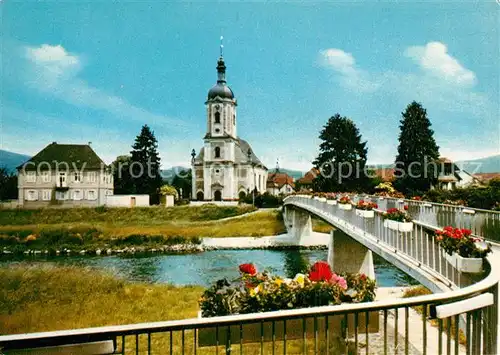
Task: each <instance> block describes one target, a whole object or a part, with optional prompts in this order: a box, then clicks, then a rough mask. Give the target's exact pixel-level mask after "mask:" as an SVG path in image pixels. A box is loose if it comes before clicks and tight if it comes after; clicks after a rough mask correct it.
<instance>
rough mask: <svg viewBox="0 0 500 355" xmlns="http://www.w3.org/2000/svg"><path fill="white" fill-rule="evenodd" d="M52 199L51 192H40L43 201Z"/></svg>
mask: <svg viewBox="0 0 500 355" xmlns="http://www.w3.org/2000/svg"><path fill="white" fill-rule="evenodd" d="M51 197H52V191H51V190H43V191H42V200H44V201H50V199H51Z"/></svg>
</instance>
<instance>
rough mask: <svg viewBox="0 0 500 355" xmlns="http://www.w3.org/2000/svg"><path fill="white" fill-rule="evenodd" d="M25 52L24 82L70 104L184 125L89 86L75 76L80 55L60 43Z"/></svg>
mask: <svg viewBox="0 0 500 355" xmlns="http://www.w3.org/2000/svg"><path fill="white" fill-rule="evenodd" d="M25 54H26V57H27V58H28V59H29V62H30V64H31V68H29V69H31V70H28V71H27V73H25V75H26V83H27V85H29V86H30V87H32V88H35V89H37V90H39V91H42V92H44V93H47V94H49V95H52V96H55V97H57V98H58V99H61V100H63V101H66V102H68V103H70V104H73V105H77V106H83V107H90V108H93V109H97V110H103V111H107V112H109V113H111V114H113V115H114V116H116V117H117V118H119V119H124V118H125V119H128V120H133V121H138V122H141V123H148V124H155V125H166V124H168V125H169V126H170V127H172V126H174V127H175V126H182V127H186V123H185V121H181V120H177V119H173V118H170V117H167V116H164V115H159V114H155V113H152V112H149V111H147V110H145V109H143V108H141V107H138V106H135V105H132V104H130V103H129V102H127V101H126V100H125V99H123V98H121V97H119V96H116V95H112V94H109V93H107V92H105V91H103V90H101V89H99V88H95V87H93V86H91V85H89V84H88V83H87V82H86V81H85V80H82V79H81V78H79V77H78V73H79V72H80V70H81V68H82V59H81V57H80V56H78V55H76V54H72V53H69V52H68V51H67V50H66V49H65V48H64V47H62V46H61V45H57V46H52V45H49V44H43V45H41V46H40V47H26V48H25Z"/></svg>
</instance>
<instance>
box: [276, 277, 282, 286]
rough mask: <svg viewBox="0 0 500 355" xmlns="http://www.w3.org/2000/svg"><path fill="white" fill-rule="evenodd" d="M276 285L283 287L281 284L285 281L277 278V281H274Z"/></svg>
mask: <svg viewBox="0 0 500 355" xmlns="http://www.w3.org/2000/svg"><path fill="white" fill-rule="evenodd" d="M274 283H275V284H276V285H277V286H281V284H282V283H283V280H282V279H280V278H279V277H278V278H276V279H275V280H274Z"/></svg>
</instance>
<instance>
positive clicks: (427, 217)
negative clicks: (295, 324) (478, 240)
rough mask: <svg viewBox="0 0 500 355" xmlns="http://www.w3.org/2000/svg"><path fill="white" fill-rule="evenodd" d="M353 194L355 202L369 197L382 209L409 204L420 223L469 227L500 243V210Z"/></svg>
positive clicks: (411, 211)
mask: <svg viewBox="0 0 500 355" xmlns="http://www.w3.org/2000/svg"><path fill="white" fill-rule="evenodd" d="M353 197H354V199H355V200H356V201H357V200H359V199H369V200H372V201H374V202H377V203H378V205H379V207H380V208H381V209H388V208H391V207H401V206H402V205H403V204H405V205H408V207H409V212H410V214H411V215H412V216H413V218H414V219H415V220H418V221H419V222H422V223H426V224H428V225H431V226H436V227H440V228H442V227H445V226H449V225H453V226H456V227H460V228H468V229H471V230H472V233H473V234H474V235H476V236H480V237H483V238H485V239H488V240H490V241H493V242H500V211H492V210H485V209H480V208H472V207H466V206H458V205H450V204H444V203H435V202H428V201H417V200H409V199H398V198H393V197H380V196H374V195H359V196H353Z"/></svg>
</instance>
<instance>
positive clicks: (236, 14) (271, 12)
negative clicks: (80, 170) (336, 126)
mask: <svg viewBox="0 0 500 355" xmlns="http://www.w3.org/2000/svg"><path fill="white" fill-rule="evenodd" d="M0 11H1V14H0V15H1V19H2V21H1V31H0V32H1V33H0V36H1V44H2V46H1V52H0V53H1V60H2V72H1V84H2V91H1V96H0V99H1V111H0V114H1V135H0V149H5V150H10V151H14V152H18V153H26V154H34V153H36V152H37V151H39V150H40V149H42V148H43V147H44V146H45V145H47V144H49V143H50V142H52V141H57V142H61V143H63V142H64V143H87V142H88V141H91V142H92V146H93V147H94V149H95V150H96V151H97V153H98V154H99V155H100V156H101V157H103V159H104V160H105V161H107V162H111V161H112V160H113V159H114V158H115V157H116V156H117V155H121V154H126V153H128V152H129V151H130V146H131V144H132V143H133V140H134V138H135V136H136V135H137V134H138V133H139V131H140V128H141V126H142V125H143V124H144V123H147V124H148V125H150V126H151V127H152V129H153V130H154V131H155V134H156V136H157V138H158V140H159V150H160V153H161V157H162V160H163V165H164V167H168V166H171V165H184V166H187V165H189V161H190V152H191V149H192V148H195V149H196V150H197V151H198V150H199V149H200V147H201V146H202V137H203V136H204V134H205V129H206V117H205V106H204V102H205V99H206V95H207V92H208V90H209V89H210V87H211V86H212V85H213V84H214V83H215V81H216V71H215V66H216V61H217V57H218V54H219V37H220V35H223V36H224V57H225V59H226V65H227V78H228V83H229V85H230V86H231V88H232V89H233V91H234V93H235V95H236V98H237V99H238V119H239V122H238V133H239V135H240V136H241V137H242V138H244V139H246V140H248V141H249V142H250V144H251V145H252V146H253V149H254V151H255V152H256V153H257V154H258V155H259V157H261V159H262V160H263V161H264V163H266V164H267V165H268V167H274V165H275V164H276V159H279V160H280V165H281V166H282V167H287V168H296V169H302V170H306V169H308V168H309V167H310V162H311V161H312V160H313V159H314V157H315V156H316V155H317V149H318V145H319V141H318V134H319V131H320V129H321V127H322V126H323V125H324V124H325V122H326V121H327V119H328V118H329V117H330V116H332V115H334V114H335V113H337V112H338V113H340V114H341V115H344V116H348V117H350V118H352V119H353V120H354V121H355V122H356V124H357V125H358V128H359V129H360V132H361V134H362V136H363V138H364V139H366V140H367V141H368V148H369V151H368V159H369V162H371V163H388V162H392V161H393V160H394V156H395V154H396V147H397V143H398V142H397V136H398V133H399V119H400V117H401V112H402V111H403V110H404V108H405V107H406V105H407V104H409V103H410V102H411V101H412V100H416V101H419V102H421V103H422V104H423V106H424V107H425V108H426V109H427V112H428V116H429V118H430V119H431V122H432V124H433V129H434V130H435V138H436V140H437V143H438V145H439V146H440V147H441V149H440V151H441V154H442V155H443V156H447V157H450V158H452V159H456V160H458V159H473V158H480V157H484V156H488V155H492V154H498V153H499V152H500V147H499V144H500V143H499V142H500V118H499V117H500V116H499V111H500V104H499V83H500V76H499V70H500V69H499V68H500V62H499V60H500V59H499V58H500V49H499V39H500V37H499V19H500V17H499V16H500V12H499V11H500V6H499V4H497V3H495V1H489V2H485V1H481V2H465V1H464V2H457V1H453V2H451V1H441V2H430V1H425V2H424V1H422V2H410V1H407V2H399V3H392V4H391V3H389V2H352V3H349V4H348V3H346V2H334V1H332V2H312V3H305V4H301V3H297V2H294V3H286V4H284V3H282V4H277V3H260V2H248V3H232V2H198V3H173V2H169V3H165V2H158V1H147V2H146V1H133V2H132V1H128V2H120V1H118V2H113V3H111V2H110V1H85V2H78V1H50V2H34V1H24V2H20V1H12V0H1V1H0Z"/></svg>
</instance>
